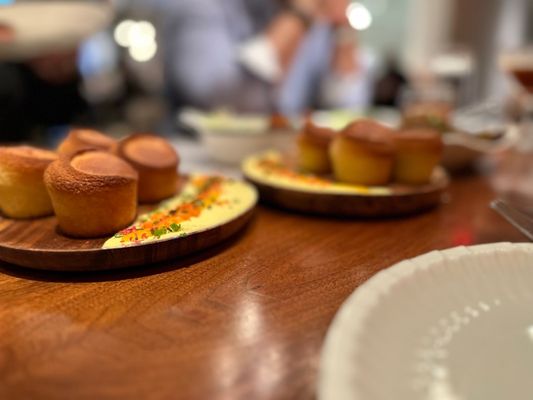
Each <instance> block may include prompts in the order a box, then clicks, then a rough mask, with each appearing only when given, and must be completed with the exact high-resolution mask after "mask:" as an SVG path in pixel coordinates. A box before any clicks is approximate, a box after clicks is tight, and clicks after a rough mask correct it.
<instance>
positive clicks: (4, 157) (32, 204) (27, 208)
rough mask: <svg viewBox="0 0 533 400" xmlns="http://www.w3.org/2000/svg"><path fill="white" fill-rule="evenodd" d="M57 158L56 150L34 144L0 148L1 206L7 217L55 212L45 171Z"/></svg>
mask: <svg viewBox="0 0 533 400" xmlns="http://www.w3.org/2000/svg"><path fill="white" fill-rule="evenodd" d="M55 159H57V155H56V154H55V153H53V152H51V151H47V150H42V149H37V148H35V147H30V146H16V147H0V209H2V212H3V213H4V214H5V215H6V216H8V217H11V218H33V217H42V216H45V215H49V214H52V213H53V209H52V203H51V202H50V197H49V196H48V193H47V191H46V188H45V186H44V181H43V174H44V171H45V169H46V167H48V165H49V164H50V163H51V162H52V161H54V160H55Z"/></svg>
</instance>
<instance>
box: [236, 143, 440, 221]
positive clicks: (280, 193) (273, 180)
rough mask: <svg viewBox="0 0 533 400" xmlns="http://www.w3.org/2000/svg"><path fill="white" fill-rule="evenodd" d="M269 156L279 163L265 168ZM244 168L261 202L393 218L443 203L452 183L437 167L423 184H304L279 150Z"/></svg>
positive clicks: (322, 212)
mask: <svg viewBox="0 0 533 400" xmlns="http://www.w3.org/2000/svg"><path fill="white" fill-rule="evenodd" d="M265 159H268V162H274V163H278V164H277V166H275V167H274V168H271V165H270V166H269V169H268V170H265V169H264V165H263V166H261V165H262V164H261V163H262V162H263V161H264V160H265ZM274 165H276V164H274ZM279 168H286V170H287V171H289V172H290V175H289V178H287V174H286V172H287V171H284V170H281V173H282V174H283V175H284V177H281V178H280V177H279V174H278V172H279V171H280V169H279ZM242 169H243V174H244V176H245V178H246V180H248V181H249V182H251V183H253V184H254V185H255V186H256V187H257V189H258V191H259V196H260V199H261V201H263V202H265V203H269V204H272V205H275V206H279V207H282V208H286V209H289V210H294V211H299V212H304V213H311V214H317V215H327V216H338V217H392V216H401V215H408V214H413V213H416V212H420V211H424V210H428V209H430V208H432V207H435V206H437V205H438V204H439V203H440V202H441V197H442V193H443V191H444V189H445V188H446V187H447V186H448V184H449V178H448V175H447V174H446V172H445V170H444V169H443V168H441V167H437V168H436V169H435V171H434V172H433V176H432V178H431V182H430V183H429V184H427V185H421V186H410V185H401V184H391V185H389V186H386V187H367V188H365V187H358V186H352V185H338V184H336V183H333V185H329V186H326V185H324V186H320V184H317V183H312V184H306V183H304V184H302V182H298V181H296V180H294V179H299V175H300V174H298V173H297V172H296V171H295V169H294V168H292V167H291V164H290V162H287V161H286V160H285V159H284V158H283V156H281V154H279V153H277V152H268V153H265V154H262V155H256V156H251V157H249V158H248V159H246V160H245V161H244V163H243V168H242ZM301 176H303V177H304V178H305V177H307V178H308V177H309V175H301ZM291 179H292V180H293V182H291ZM318 179H321V180H322V178H320V177H318ZM330 183H332V182H330Z"/></svg>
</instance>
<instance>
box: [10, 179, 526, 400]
mask: <svg viewBox="0 0 533 400" xmlns="http://www.w3.org/2000/svg"><path fill="white" fill-rule="evenodd" d="M493 197H494V194H493V193H492V192H491V190H490V187H489V185H488V183H487V181H486V180H484V179H483V178H478V177H466V178H461V179H460V180H458V181H456V182H454V183H453V185H452V186H451V188H450V191H449V196H448V200H447V202H446V203H445V204H443V205H442V206H441V207H440V208H438V209H435V210H433V211H431V212H428V213H425V214H421V215H417V216H413V217H409V218H403V219H392V220H377V221H376V220H368V221H344V220H335V219H326V218H318V217H312V216H304V215H294V214H289V213H286V212H283V211H279V210H275V209H270V208H266V207H259V209H258V210H257V214H256V217H255V219H254V221H253V222H252V223H251V225H250V226H249V227H248V228H247V229H246V230H245V231H244V232H243V233H242V234H240V235H239V236H238V237H236V238H235V239H233V240H231V241H230V242H229V243H226V244H224V245H222V246H219V247H217V248H214V249H212V250H210V251H208V252H206V253H204V254H199V255H196V256H193V257H190V258H187V259H184V260H176V261H173V262H170V263H167V264H165V265H157V266H150V267H148V266H147V267H144V268H137V269H132V270H127V271H123V272H114V273H100V274H91V275H76V274H74V275H65V274H57V273H55V274H52V273H44V272H33V271H30V270H25V269H20V268H17V267H14V266H9V265H5V264H4V265H0V272H1V274H0V398H1V399H8V398H9V399H14V398H23V399H30V398H31V399H41V398H42V399H45V398H46V399H52V398H53V399H78V400H81V399H125V398H143V399H176V398H183V399H312V398H314V396H315V385H316V380H317V373H318V364H319V357H320V350H321V346H322V343H323V339H324V335H325V333H326V330H327V328H328V325H329V324H330V322H331V319H332V318H333V316H334V314H335V312H336V311H337V309H338V308H339V306H340V305H341V303H342V302H343V301H344V300H345V299H346V297H347V296H348V295H349V294H350V293H351V292H352V291H353V290H354V289H355V288H356V287H357V286H359V285H360V284H361V283H363V282H364V281H365V280H367V279H368V278H369V277H371V276H372V275H373V274H375V273H376V272H377V271H379V270H380V269H382V268H385V267H388V266H390V265H392V264H393V263H395V262H397V261H400V260H402V259H405V258H409V257H413V256H416V255H419V254H422V253H425V252H427V251H430V250H433V249H444V248H448V247H453V246H456V245H461V244H474V243H487V242H499V241H524V240H525V239H524V238H523V237H522V236H521V234H519V233H518V232H517V231H516V230H515V229H514V228H512V227H511V226H510V225H508V224H507V223H506V222H504V221H503V219H502V218H501V217H500V216H498V215H496V214H495V213H494V212H493V211H492V210H490V209H489V208H488V202H489V200H491V199H492V198H493Z"/></svg>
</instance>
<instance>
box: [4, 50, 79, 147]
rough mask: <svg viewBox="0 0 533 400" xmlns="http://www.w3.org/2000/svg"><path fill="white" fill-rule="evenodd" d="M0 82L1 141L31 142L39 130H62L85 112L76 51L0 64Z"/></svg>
mask: <svg viewBox="0 0 533 400" xmlns="http://www.w3.org/2000/svg"><path fill="white" fill-rule="evenodd" d="M0 82H1V84H0V140H1V141H12V140H14V141H18V140H28V139H30V138H31V139H34V137H32V134H34V133H38V131H39V130H41V131H45V130H47V129H49V128H50V127H57V128H61V127H64V126H66V125H67V124H69V123H71V122H72V121H73V120H76V118H78V117H79V116H80V115H81V114H83V113H84V112H85V111H86V109H87V103H86V101H85V100H84V99H83V97H82V96H81V94H80V90H79V84H80V76H79V73H78V70H77V66H76V51H75V50H72V51H67V52H55V53H49V54H44V55H41V56H37V57H35V58H33V59H31V60H28V61H25V62H10V63H3V64H0Z"/></svg>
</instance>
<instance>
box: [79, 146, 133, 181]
mask: <svg viewBox="0 0 533 400" xmlns="http://www.w3.org/2000/svg"><path fill="white" fill-rule="evenodd" d="M70 165H71V166H72V168H74V169H75V170H77V171H79V172H82V173H85V174H90V175H99V176H123V177H128V178H133V179H135V178H136V177H137V173H136V172H135V170H134V169H133V168H132V167H131V165H129V164H128V163H127V162H125V161H124V160H122V159H121V158H119V157H117V156H115V155H113V154H110V153H106V152H103V151H86V152H83V153H80V154H77V155H75V156H74V157H72V159H71V160H70Z"/></svg>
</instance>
